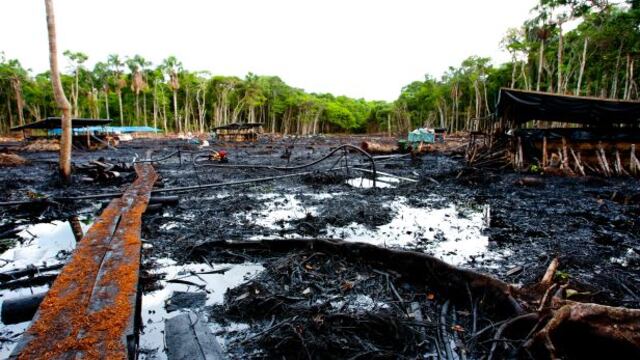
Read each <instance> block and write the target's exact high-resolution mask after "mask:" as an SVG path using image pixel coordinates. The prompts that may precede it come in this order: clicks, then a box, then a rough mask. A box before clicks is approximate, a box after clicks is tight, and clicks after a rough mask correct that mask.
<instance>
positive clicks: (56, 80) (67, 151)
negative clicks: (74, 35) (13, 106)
mask: <svg viewBox="0 0 640 360" xmlns="http://www.w3.org/2000/svg"><path fill="white" fill-rule="evenodd" d="M44 5H45V7H46V11H47V30H48V32H49V63H50V66H51V84H52V85H53V96H54V97H55V99H56V104H57V105H58V108H59V109H60V111H62V120H61V126H62V136H61V138H60V174H61V175H62V180H63V181H64V182H65V183H67V184H68V183H70V182H71V140H72V138H71V137H72V136H73V134H72V133H71V104H69V100H67V97H66V96H65V95H64V90H63V89H62V82H61V81H60V72H59V71H58V45H57V43H56V19H55V15H54V12H53V1H52V0H44Z"/></svg>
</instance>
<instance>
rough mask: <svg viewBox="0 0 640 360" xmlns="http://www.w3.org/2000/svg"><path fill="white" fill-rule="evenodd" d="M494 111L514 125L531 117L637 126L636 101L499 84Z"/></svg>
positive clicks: (638, 109) (639, 111)
mask: <svg viewBox="0 0 640 360" xmlns="http://www.w3.org/2000/svg"><path fill="white" fill-rule="evenodd" d="M496 115H497V117H496V118H497V119H500V120H501V121H506V122H507V123H509V124H510V125H515V127H517V126H519V125H522V124H524V123H527V122H529V121H532V120H539V121H549V122H552V121H553V122H562V123H573V124H583V125H586V126H590V127H612V126H614V125H620V124H626V125H631V126H634V127H638V126H640V102H638V101H625V100H613V99H601V98H595V97H585V96H571V95H558V94H552V93H546V92H537V91H526V90H516V89H507V88H502V89H500V95H499V98H498V104H497V106H496Z"/></svg>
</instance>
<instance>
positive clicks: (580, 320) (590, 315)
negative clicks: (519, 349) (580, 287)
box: [526, 301, 640, 359]
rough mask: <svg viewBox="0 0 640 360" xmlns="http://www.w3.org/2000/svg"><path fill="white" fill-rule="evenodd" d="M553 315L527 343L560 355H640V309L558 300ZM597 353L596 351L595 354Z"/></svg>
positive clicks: (553, 356) (551, 355)
mask: <svg viewBox="0 0 640 360" xmlns="http://www.w3.org/2000/svg"><path fill="white" fill-rule="evenodd" d="M559 303H561V304H564V305H562V306H561V307H560V308H559V309H557V310H552V314H553V316H552V317H551V319H550V320H549V321H548V322H547V323H546V325H545V326H544V327H543V328H542V329H541V330H540V331H538V332H537V333H536V334H535V336H534V337H533V338H532V339H531V340H530V341H529V342H528V343H527V344H526V346H527V347H531V348H537V349H536V350H537V352H546V353H547V354H548V356H549V358H552V359H557V358H559V357H560V356H567V355H568V356H570V357H574V356H577V357H581V356H582V355H586V356H588V357H591V358H593V356H594V355H595V354H598V353H604V354H605V355H606V356H607V357H609V358H636V359H637V358H638V357H639V356H640V310H638V309H627V308H620V307H611V306H605V305H599V304H589V303H577V302H568V301H559ZM594 351H595V352H594ZM614 354H616V355H614Z"/></svg>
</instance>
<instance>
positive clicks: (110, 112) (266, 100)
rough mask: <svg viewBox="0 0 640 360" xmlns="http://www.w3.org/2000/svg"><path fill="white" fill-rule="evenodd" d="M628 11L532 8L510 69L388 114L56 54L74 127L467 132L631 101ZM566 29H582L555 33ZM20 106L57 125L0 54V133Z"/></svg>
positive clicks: (114, 60)
mask: <svg viewBox="0 0 640 360" xmlns="http://www.w3.org/2000/svg"><path fill="white" fill-rule="evenodd" d="M627 3H628V4H623V5H621V4H613V3H611V2H608V1H599V0H598V1H594V0H539V2H538V5H537V6H536V7H535V8H534V9H533V10H532V16H531V19H529V20H528V21H526V22H525V23H524V24H523V25H522V27H520V28H513V29H508V30H507V31H506V35H505V37H504V39H503V40H502V42H501V46H502V47H503V48H504V49H505V50H506V51H508V52H509V53H510V54H511V61H510V62H509V63H506V64H492V62H491V60H490V59H489V58H484V57H477V56H470V57H469V58H467V59H465V60H464V61H462V62H461V63H460V64H459V65H457V66H455V67H453V66H452V67H450V68H449V69H448V70H447V71H446V72H445V73H444V74H443V75H442V76H441V77H438V78H437V77H433V76H429V75H427V76H425V77H424V79H422V80H419V81H414V82H411V83H410V84H408V85H406V86H405V87H403V88H402V90H401V93H400V96H399V97H398V99H397V100H395V101H394V102H386V101H366V100H364V99H354V98H349V97H346V96H334V95H332V94H317V93H308V92H305V91H303V90H302V89H297V88H294V87H291V86H289V85H287V84H286V83H285V82H283V81H282V79H280V78H279V77H277V76H261V75H257V74H253V73H249V74H247V75H246V76H245V77H244V78H238V77H234V76H219V75H211V74H208V73H206V72H197V71H189V70H187V69H184V67H183V66H182V63H181V62H180V61H179V60H178V59H177V58H176V57H175V56H169V57H167V58H166V59H165V60H163V61H162V62H161V64H157V65H155V66H154V65H153V64H151V63H150V62H148V61H147V60H146V59H144V58H143V57H142V56H140V55H133V56H130V57H122V56H120V55H118V54H111V55H109V56H108V57H107V59H105V60H103V61H98V62H97V63H95V65H94V67H93V69H87V68H86V67H85V64H86V62H87V60H88V56H87V55H85V54H83V53H81V52H72V51H65V52H64V55H65V56H66V58H67V59H68V62H69V66H68V67H67V68H66V73H64V74H62V83H63V86H64V88H65V91H67V92H69V93H70V94H71V93H74V94H77V99H76V101H75V102H77V109H74V110H75V111H74V112H75V113H77V114H78V116H81V117H103V118H105V117H110V118H113V119H114V120H116V123H119V122H121V123H125V124H147V123H148V124H150V125H154V126H158V127H161V128H163V129H165V130H167V131H172V130H177V129H182V130H184V131H207V130H208V129H210V128H213V127H216V126H220V125H225V124H228V123H231V122H262V123H264V124H265V129H266V130H267V131H274V132H282V133H286V134H315V133H320V132H352V133H353V132H365V131H366V132H385V133H386V132H392V133H396V134H402V135H404V133H405V132H406V131H408V130H411V129H412V128H415V127H418V126H430V127H446V128H447V129H448V130H449V131H459V130H475V129H476V127H477V126H478V123H479V122H480V121H482V119H484V118H486V117H487V116H489V115H490V114H492V113H493V112H494V106H495V103H496V100H497V98H496V97H497V94H498V92H499V89H500V88H501V87H514V88H521V89H526V90H536V89H538V88H539V89H540V90H542V91H554V92H561V93H564V94H577V95H590V96H602V97H609V98H621V99H638V97H639V89H638V84H637V81H636V79H637V76H638V74H639V73H640V71H638V69H637V65H638V64H637V63H639V62H640V61H638V60H639V58H638V55H637V54H639V53H640V30H639V29H640V0H628V1H627ZM568 20H577V21H578V22H579V24H578V26H577V27H575V28H574V29H573V30H571V31H564V30H563V26H562V25H563V24H564V23H566V22H567V21H568ZM561 40H562V46H560V41H561ZM585 45H586V49H587V51H586V53H585V54H586V56H584V58H583V50H584V49H585ZM583 60H584V61H583ZM583 65H584V68H583ZM539 69H540V71H539ZM76 82H77V86H76ZM558 82H560V84H558ZM20 97H21V98H22V99H23V107H22V112H23V115H24V116H23V117H24V119H25V121H27V122H28V121H34V120H37V119H40V118H44V117H46V116H53V115H56V114H57V110H56V107H55V103H54V101H53V95H52V91H51V84H50V76H49V73H48V72H45V73H42V74H31V72H30V71H29V70H27V69H24V68H23V67H22V65H21V64H20V62H19V61H18V60H15V59H6V58H5V56H4V55H3V54H1V53H0V132H5V131H7V129H8V128H9V127H10V126H15V125H17V123H18V113H19V110H20V108H19V101H18V98H20ZM174 99H175V103H174ZM75 105H76V104H75V103H74V107H76V106H75ZM532 171H533V169H532Z"/></svg>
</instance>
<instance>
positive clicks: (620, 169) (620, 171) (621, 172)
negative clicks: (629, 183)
mask: <svg viewBox="0 0 640 360" xmlns="http://www.w3.org/2000/svg"><path fill="white" fill-rule="evenodd" d="M615 154H616V172H617V173H618V175H629V174H628V173H627V172H626V171H625V169H624V167H623V166H622V160H621V159H620V152H619V151H618V149H616V152H615Z"/></svg>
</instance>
